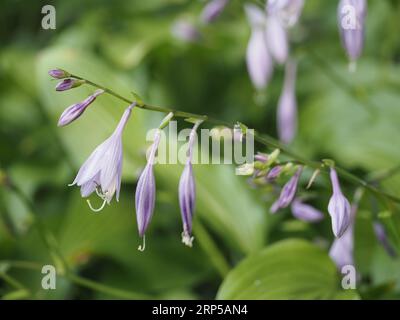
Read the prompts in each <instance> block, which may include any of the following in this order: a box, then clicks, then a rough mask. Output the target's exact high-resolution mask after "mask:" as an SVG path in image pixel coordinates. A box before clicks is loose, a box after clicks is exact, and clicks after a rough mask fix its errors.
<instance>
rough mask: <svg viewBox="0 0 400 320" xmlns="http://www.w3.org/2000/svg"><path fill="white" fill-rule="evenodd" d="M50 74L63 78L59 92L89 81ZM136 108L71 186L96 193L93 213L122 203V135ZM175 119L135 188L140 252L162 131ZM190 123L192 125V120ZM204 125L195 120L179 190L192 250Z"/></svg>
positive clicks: (72, 111) (74, 112)
mask: <svg viewBox="0 0 400 320" xmlns="http://www.w3.org/2000/svg"><path fill="white" fill-rule="evenodd" d="M49 75H50V76H52V77H53V78H55V79H63V80H62V81H61V82H60V83H59V84H57V86H56V90H57V91H63V90H67V89H71V88H74V87H77V86H79V85H82V84H84V83H85V82H86V81H85V80H81V79H77V78H75V77H72V76H71V74H69V73H68V72H66V71H64V70H61V69H55V70H50V71H49ZM60 88H62V89H60ZM104 92H105V91H104V90H102V89H99V90H96V91H95V92H94V93H93V94H92V95H90V96H89V97H87V98H86V99H85V100H84V101H82V102H79V103H76V104H73V105H72V106H70V107H68V108H66V109H65V111H64V112H63V113H62V115H61V117H60V119H59V121H58V125H59V126H65V125H67V124H70V123H71V122H72V121H74V120H76V119H78V118H79V117H80V116H81V115H82V113H83V112H84V111H85V110H86V108H87V107H88V106H89V105H90V104H91V103H93V101H94V100H95V99H96V97H97V96H99V95H100V94H102V93H104ZM136 105H137V103H136V102H133V103H132V104H131V105H129V106H128V107H127V108H126V110H125V112H124V113H123V115H122V117H121V120H120V121H119V123H118V125H117V127H116V129H115V130H114V132H113V133H112V134H111V136H110V137H109V138H107V139H106V140H105V141H104V142H103V143H101V144H100V145H99V146H97V147H96V148H95V150H94V151H93V152H92V153H91V155H90V156H89V157H88V159H87V160H86V161H85V162H84V163H83V165H82V166H81V168H80V169H79V171H78V174H77V175H76V177H75V179H74V181H73V182H72V183H71V184H70V186H73V185H77V186H78V187H80V189H81V195H82V197H84V198H87V197H89V196H90V195H91V194H92V193H93V192H96V194H97V195H98V196H99V197H100V198H101V199H102V201H103V203H102V205H101V206H100V207H99V208H94V207H93V206H92V204H91V202H90V200H89V199H88V200H87V203H88V205H89V208H90V209H91V210H92V211H94V212H99V211H101V210H103V208H104V207H105V205H106V204H110V202H111V200H112V198H113V197H114V195H115V196H116V200H117V201H118V200H119V194H120V189H121V176H122V164H123V147H122V134H123V131H124V128H125V126H126V124H127V122H128V120H129V118H130V116H131V113H132V110H133V108H134V107H135V106H136ZM172 118H173V113H172V112H171V113H170V114H168V115H167V116H166V117H165V119H164V120H163V121H162V123H161V125H160V127H159V128H158V129H157V130H156V133H155V136H154V141H153V144H152V146H151V147H150V152H149V154H148V158H147V165H146V166H145V168H144V170H143V172H142V173H141V175H140V177H139V180H138V183H137V187H136V193H135V207H136V218H137V225H138V231H139V235H140V237H142V239H143V245H141V246H139V250H141V251H143V250H144V248H145V232H146V230H147V227H148V225H149V223H150V220H151V218H152V216H153V212H154V206H155V199H156V182H155V177H154V172H153V167H154V164H155V158H156V153H157V149H158V145H159V143H160V136H161V130H162V129H163V128H165V127H166V126H167V125H168V124H169V121H170V120H171V119H172ZM190 121H191V122H192V120H190ZM201 122H202V121H201V120H197V121H194V126H193V129H192V131H191V134H190V137H189V143H188V153H187V161H186V165H185V168H184V170H183V172H182V176H181V179H180V182H179V190H178V193H179V205H180V209H181V215H182V222H183V232H182V242H183V243H184V244H185V245H187V246H190V247H191V246H192V242H193V236H192V220H193V215H194V210H195V198H196V191H195V180H194V175H193V168H192V155H193V148H194V143H195V141H196V130H197V128H198V127H199V125H200V124H201Z"/></svg>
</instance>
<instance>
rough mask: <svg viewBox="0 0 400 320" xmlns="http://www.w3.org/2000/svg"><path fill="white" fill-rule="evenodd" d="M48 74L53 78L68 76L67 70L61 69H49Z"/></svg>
mask: <svg viewBox="0 0 400 320" xmlns="http://www.w3.org/2000/svg"><path fill="white" fill-rule="evenodd" d="M49 75H50V76H51V77H53V78H55V79H64V78H68V77H69V76H70V74H69V73H68V72H67V71H65V70H62V69H53V70H49Z"/></svg>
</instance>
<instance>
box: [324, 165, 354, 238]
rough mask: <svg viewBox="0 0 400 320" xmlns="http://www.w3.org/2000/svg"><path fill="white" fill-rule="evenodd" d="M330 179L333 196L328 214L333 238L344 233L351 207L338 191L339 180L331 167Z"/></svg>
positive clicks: (348, 222)
mask: <svg viewBox="0 0 400 320" xmlns="http://www.w3.org/2000/svg"><path fill="white" fill-rule="evenodd" d="M330 178H331V182H332V189H333V194H332V197H331V199H330V200H329V205H328V212H329V214H330V216H331V219H332V230H333V234H334V235H335V237H337V238H339V237H341V236H342V235H343V234H344V232H345V231H346V229H347V227H348V226H349V224H350V220H351V206H350V203H349V201H348V200H347V199H346V197H345V196H344V195H343V193H342V190H341V189H340V184H339V178H338V175H337V172H336V170H335V169H334V168H333V167H331V169H330Z"/></svg>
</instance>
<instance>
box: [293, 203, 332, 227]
mask: <svg viewBox="0 0 400 320" xmlns="http://www.w3.org/2000/svg"><path fill="white" fill-rule="evenodd" d="M291 208H292V214H293V216H294V217H296V218H297V219H299V220H303V221H307V222H318V221H320V220H322V219H323V218H324V215H323V214H322V212H321V211H319V210H317V209H315V208H314V207H313V206H310V205H309V204H305V203H303V202H302V201H301V200H300V199H294V200H293V202H292V206H291Z"/></svg>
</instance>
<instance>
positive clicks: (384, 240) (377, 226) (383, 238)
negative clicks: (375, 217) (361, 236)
mask: <svg viewBox="0 0 400 320" xmlns="http://www.w3.org/2000/svg"><path fill="white" fill-rule="evenodd" d="M373 227H374V232H375V235H376V238H377V239H378V241H379V243H380V244H381V245H382V247H383V248H384V249H385V251H386V252H387V254H388V255H389V256H391V257H396V256H397V254H396V250H395V249H394V248H393V246H392V245H391V243H390V242H389V239H388V237H387V234H386V231H385V228H384V227H383V225H382V224H381V223H379V222H374V224H373Z"/></svg>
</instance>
